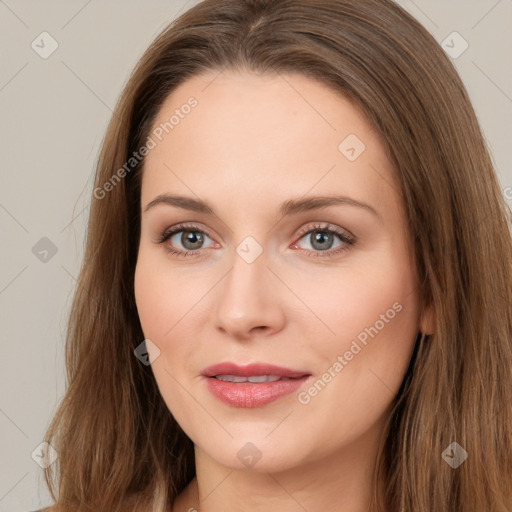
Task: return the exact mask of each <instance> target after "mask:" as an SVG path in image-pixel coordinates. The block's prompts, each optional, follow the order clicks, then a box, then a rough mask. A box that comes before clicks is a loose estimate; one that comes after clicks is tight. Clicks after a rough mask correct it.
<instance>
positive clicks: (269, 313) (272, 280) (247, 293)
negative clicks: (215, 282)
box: [215, 252, 285, 339]
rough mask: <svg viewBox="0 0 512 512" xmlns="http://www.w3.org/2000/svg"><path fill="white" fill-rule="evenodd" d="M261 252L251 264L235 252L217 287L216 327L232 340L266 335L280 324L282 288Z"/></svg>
mask: <svg viewBox="0 0 512 512" xmlns="http://www.w3.org/2000/svg"><path fill="white" fill-rule="evenodd" d="M268 264H269V262H268V261H267V258H266V257H265V252H263V253H262V254H261V255H260V256H259V257H258V258H257V259H256V260H254V261H253V262H251V263H248V262H247V261H245V260H244V259H243V258H242V257H240V256H239V255H238V254H237V253H235V255H234V257H233V266H232V268H231V270H230V271H229V272H228V273H227V275H226V276H225V277H224V279H223V280H222V282H221V283H219V286H218V287H217V294H218V295H217V297H216V299H217V306H216V309H215V322H216V328H217V329H218V330H221V331H223V332H224V333H225V334H228V335H229V336H231V337H233V338H236V339H249V338H251V337H254V336H257V337H260V336H269V335H271V334H273V333H275V332H278V331H279V330H281V329H282V328H283V325H284V321H285V318H284V311H283V300H284V297H282V296H281V293H280V290H282V288H284V287H283V285H282V283H280V281H279V279H277V278H276V276H275V275H274V273H273V272H272V271H271V270H270V269H269V268H268V266H267V265H268Z"/></svg>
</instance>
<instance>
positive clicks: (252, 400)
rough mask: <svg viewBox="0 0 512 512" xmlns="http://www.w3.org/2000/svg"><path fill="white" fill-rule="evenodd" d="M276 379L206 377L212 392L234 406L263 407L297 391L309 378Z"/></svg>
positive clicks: (305, 376)
mask: <svg viewBox="0 0 512 512" xmlns="http://www.w3.org/2000/svg"><path fill="white" fill-rule="evenodd" d="M309 377H310V376H309V375H304V377H300V378H298V379H289V380H276V381H275V382H260V383H250V382H226V381H223V380H219V379H216V378H215V377H205V378H206V385H207V386H208V389H209V390H210V392H211V393H212V394H213V395H215V396H216V397H217V398H218V399H219V400H222V401H223V402H224V403H226V404H229V405H232V406H233V407H261V406H263V405H265V404H268V403H270V402H273V401H274V400H277V399H278V398H281V397H282V396H285V395H288V394H290V393H293V392H294V391H296V390H297V389H298V388H299V387H300V386H302V384H303V383H304V382H305V381H306V380H307V379H308V378H309Z"/></svg>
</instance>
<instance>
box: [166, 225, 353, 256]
mask: <svg viewBox="0 0 512 512" xmlns="http://www.w3.org/2000/svg"><path fill="white" fill-rule="evenodd" d="M299 236H300V237H301V238H300V239H299V240H301V239H306V240H309V243H310V246H311V247H312V248H311V249H305V251H306V253H308V255H311V256H313V257H315V258H318V257H321V258H326V257H334V256H337V255H338V254H340V253H341V252H343V251H346V250H348V249H349V248H350V247H351V246H352V245H354V244H355V237H354V236H353V235H352V234H350V233H348V232H347V231H344V230H343V231H342V230H341V229H339V228H335V227H330V226H329V224H327V225H319V224H315V225H313V226H311V225H310V226H307V227H306V228H304V229H302V230H301V231H300V232H299ZM207 238H209V239H210V240H212V239H211V237H210V236H209V235H208V234H207V233H206V232H205V231H204V230H202V229H200V228H199V227H198V226H196V225H193V224H178V225H177V226H174V227H173V228H171V229H169V230H167V231H165V232H164V233H162V235H161V236H160V238H159V240H158V243H160V244H166V247H167V251H168V253H169V254H173V255H176V256H179V257H191V256H195V255H198V254H199V253H200V252H201V250H202V249H205V248H207V247H204V243H205V240H206V239H207ZM336 238H337V239H338V240H339V243H338V246H337V247H336V248H335V249H332V247H333V244H334V243H335V241H336ZM212 241H213V240H212ZM214 244H215V243H214ZM180 245H181V246H182V247H183V249H180V248H179V246H180ZM210 247H211V246H210ZM297 247H298V241H297V242H295V243H294V244H293V245H292V248H294V249H296V248H297Z"/></svg>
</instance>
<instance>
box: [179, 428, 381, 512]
mask: <svg viewBox="0 0 512 512" xmlns="http://www.w3.org/2000/svg"><path fill="white" fill-rule="evenodd" d="M380 433H381V432H380V430H379V429H378V428H374V429H372V430H370V431H368V432H366V435H365V436H364V438H360V439H359V440H357V441H355V442H353V443H352V444H350V445H349V446H345V447H342V448H340V449H339V450H338V451H337V452H335V453H330V454H328V455H327V456H325V457H319V458H315V457H310V458H309V459H308V460H305V461H304V462H303V463H302V464H301V465H299V466H294V467H292V468H288V469H283V470H280V471H270V470H269V471H266V470H263V469H260V470H259V471H255V470H240V469H233V468H230V467H226V466H223V465H221V464H219V463H218V462H217V461H216V460H215V459H213V458H211V457H210V456H209V455H208V454H207V453H206V452H204V451H203V450H202V449H201V448H200V447H198V446H197V445H196V447H195V460H196V477H195V478H194V479H193V480H192V481H191V482H190V484H189V485H188V486H187V488H186V489H185V491H184V492H183V493H182V494H181V495H180V497H179V498H178V499H177V500H176V502H175V503H176V506H175V507H173V512H194V511H197V512H222V511H225V510H251V511H254V512H270V511H274V510H279V511H280V512H298V511H304V510H307V511H309V512H316V511H322V512H339V511H340V510H343V512H368V510H369V504H370V499H371V495H372V493H373V482H372V478H373V468H374V464H375V459H376V454H377V448H378V442H379V440H380V438H379V435H380ZM383 484H384V482H383V481H380V482H379V483H378V495H379V500H380V503H381V504H382V503H383V502H382V497H383V487H384V486H383Z"/></svg>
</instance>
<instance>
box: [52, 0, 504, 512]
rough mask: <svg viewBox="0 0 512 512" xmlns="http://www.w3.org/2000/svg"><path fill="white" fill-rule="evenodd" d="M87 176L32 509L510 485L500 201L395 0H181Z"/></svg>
mask: <svg viewBox="0 0 512 512" xmlns="http://www.w3.org/2000/svg"><path fill="white" fill-rule="evenodd" d="M93 196H94V197H93V199H92V206H91V214H90V219H89V228H88V229H89V231H88V239H87V247H86V253H85V256H84V265H83V268H82V271H81V274H80V279H79V284H78V287H77V291H76V295H75V299H74V303H73V308H72V312H71V318H70V324H69V331H68V340H67V368H68V379H69V386H68V389H67V393H66V395H65V397H64V399H63V401H62V404H61V405H60V408H59V410H58V412H57V414H56V416H55V418H54V420H53V421H52V423H51V425H50V428H49V430H48V432H47V435H46V437H45V440H46V441H47V442H48V443H50V444H51V445H52V446H53V447H54V449H55V450H56V452H57V453H58V461H57V462H56V463H55V464H53V465H52V466H50V467H49V468H48V469H47V470H46V472H45V476H46V479H47V483H48V486H49V488H50V491H51V492H52V496H53V497H54V499H55V501H56V504H55V505H54V506H53V507H51V508H50V510H52V511H58V512H61V511H62V512H68V511H69V512H71V511H76V510H94V511H98V512H103V511H109V512H112V511H117V510H119V511H121V510H123V511H125V510H137V511H139V510H144V511H154V512H162V511H172V512H178V511H182V510H183V511H186V510H188V511H192V510H199V511H201V512H217V511H220V510H278V509H279V510H282V511H292V510H294V511H295V510H309V511H311V512H313V511H317V510H323V511H326V510H333V511H334V510H336V511H337V510H343V511H345V512H361V511H363V510H365V511H366V510H372V511H382V512H397V511H404V512H418V511H432V510H435V511H436V512H448V511H449V512H462V511H464V512H470V511H475V512H476V511H478V512H481V511H483V510H486V511H490V510H492V511H495V512H505V511H509V510H511V509H512V486H511V485H510V483H511V480H512V414H511V411H510V407H509V404H510V402H511V400H512V386H511V384H512V376H511V374H510V367H511V365H512V350H511V349H512V344H511V335H512V314H511V313H512V311H511V308H512V306H511V304H512V300H511V299H512V291H511V283H512V276H511V270H512V265H511V263H512V245H511V236H510V233H511V232H510V216H509V210H508V208H507V206H506V203H505V202H504V200H503V198H502V195H501V192H500V187H499V183H498V180H497V178H496V172H495V170H494V168H493V165H492V162H491V159H490V156H489V152H488V149H487V147H486V145H485V143H484V139H483V136H482V132H481V130H480V127H479V125H478V122H477V119H476V116H475V113H474V110H473V108H472V106H471V103H470V101H469V98H468V95H467V93H466V90H465V88H464V86H463V84H462V82H461V80H460V78H459V77H458V75H457V73H456V71H455V69H454V67H453V65H452V64H451V62H450V60H449V58H448V57H447V56H446V55H445V54H444V52H443V50H442V49H441V48H440V47H439V45H438V44H437V43H436V42H435V40H434V39H433V38H432V37H431V36H430V35H429V33H428V32H427V31H426V30H425V29H424V28H423V27H421V25H420V24H419V23H418V22H416V21H415V20H414V19H413V18H412V17H411V16H410V15H408V14H407V13H406V12H405V11H404V10H402V9H401V8H400V7H399V6H397V5H396V4H395V3H394V2H392V1H391V0H361V1H359V2H352V1H349V0H323V1H315V0H301V1H292V0H274V1H269V0H266V1H265V0H252V1H249V0H246V1H243V2H241V1H239V0H215V1H213V0H205V1H203V2H201V3H199V4H197V5H196V6H194V7H193V8H192V9H190V10H189V11H188V12H186V13H185V14H183V15H182V16H181V17H180V18H179V19H178V20H176V21H175V22H174V23H173V24H171V25H170V26H169V27H168V28H167V29H166V30H165V31H164V32H163V33H162V34H161V35H160V36H159V37H158V38H157V39H156V41H155V42H154V43H153V44H152V45H151V47H150V48H149V49H148V50H147V52H146V53H145V54H144V56H143V57H142V59H141V60H140V62H139V63H138V65H137V67H136V69H135V70H134V72H133V74H132V76H131V78H130V80H129V82H128V83H127V85H126V87H125V89H124V91H123V94H122V96H121V98H120V100H119V102H118V105H117V107H116V109H115V112H114V115H113V117H112V120H111V123H110V125H109V128H108V132H107V134H106V138H105V141H104V144H103V149H102V153H101V156H100V160H99V163H98V169H97V175H96V181H95V189H94V194H93ZM324 244H326V245H325V246H324ZM53 469H55V474H54V473H53V471H52V470H53ZM57 480H58V482H59V483H58V485H57V483H56V482H57ZM57 487H58V490H59V492H58V499H57V497H56V494H57V492H56V490H57Z"/></svg>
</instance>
